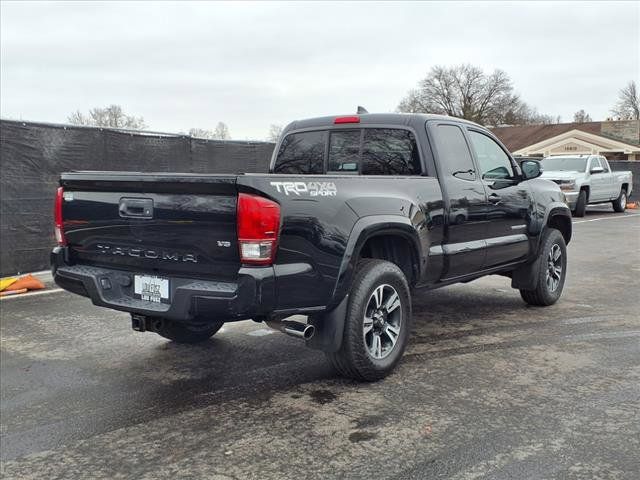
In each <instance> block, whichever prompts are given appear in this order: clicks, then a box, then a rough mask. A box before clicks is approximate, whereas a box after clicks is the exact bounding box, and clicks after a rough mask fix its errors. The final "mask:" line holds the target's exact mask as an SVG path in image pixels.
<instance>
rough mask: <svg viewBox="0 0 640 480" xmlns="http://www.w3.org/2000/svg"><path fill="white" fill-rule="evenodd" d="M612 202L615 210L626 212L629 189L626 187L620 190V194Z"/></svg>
mask: <svg viewBox="0 0 640 480" xmlns="http://www.w3.org/2000/svg"><path fill="white" fill-rule="evenodd" d="M611 204H612V205H613V211H614V212H618V213H622V212H624V211H625V210H626V209H627V191H626V190H625V189H624V188H623V189H622V190H620V195H618V198H616V199H615V200H614V201H613V202H611Z"/></svg>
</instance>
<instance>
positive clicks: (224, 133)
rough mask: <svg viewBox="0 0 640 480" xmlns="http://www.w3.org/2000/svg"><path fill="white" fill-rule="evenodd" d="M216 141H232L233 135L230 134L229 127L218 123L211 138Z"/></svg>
mask: <svg viewBox="0 0 640 480" xmlns="http://www.w3.org/2000/svg"><path fill="white" fill-rule="evenodd" d="M211 138H213V139H214V140H231V135H230V134H229V127H227V124H226V123H224V122H218V125H216V129H215V130H214V131H213V136H212V137H211Z"/></svg>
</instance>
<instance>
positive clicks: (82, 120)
mask: <svg viewBox="0 0 640 480" xmlns="http://www.w3.org/2000/svg"><path fill="white" fill-rule="evenodd" d="M67 121H68V122H69V123H71V124H73V125H87V126H93V127H107V128H127V129H131V130H144V129H145V128H147V126H146V125H145V123H144V118H142V117H135V116H133V115H127V114H126V113H124V111H123V110H122V107H121V106H120V105H109V106H108V107H104V108H100V107H96V108H92V109H91V110H89V114H88V115H84V114H83V113H82V112H80V111H79V110H76V111H75V112H73V113H72V114H71V115H69V116H68V117H67Z"/></svg>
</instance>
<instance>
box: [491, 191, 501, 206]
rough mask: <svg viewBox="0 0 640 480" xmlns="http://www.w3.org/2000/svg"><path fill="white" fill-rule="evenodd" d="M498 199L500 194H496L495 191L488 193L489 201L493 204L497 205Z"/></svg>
mask: <svg viewBox="0 0 640 480" xmlns="http://www.w3.org/2000/svg"><path fill="white" fill-rule="evenodd" d="M500 200H502V198H501V197H500V195H496V194H495V193H492V194H491V195H489V201H490V202H491V203H493V204H494V205H497V204H498V203H500Z"/></svg>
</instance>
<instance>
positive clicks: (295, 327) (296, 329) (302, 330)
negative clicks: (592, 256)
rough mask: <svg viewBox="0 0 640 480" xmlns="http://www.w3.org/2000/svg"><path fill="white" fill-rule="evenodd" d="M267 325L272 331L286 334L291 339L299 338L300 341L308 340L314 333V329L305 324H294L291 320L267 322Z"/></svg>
mask: <svg viewBox="0 0 640 480" xmlns="http://www.w3.org/2000/svg"><path fill="white" fill-rule="evenodd" d="M266 323H267V325H268V326H269V327H271V328H273V329H274V330H278V331H280V332H282V333H286V334H287V335H290V336H292V337H296V338H301V339H302V340H310V339H311V337H313V335H314V334H315V333H316V327H314V326H313V325H308V324H306V323H301V322H294V321H292V320H282V321H280V322H279V321H275V320H268V321H267V322H266Z"/></svg>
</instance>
